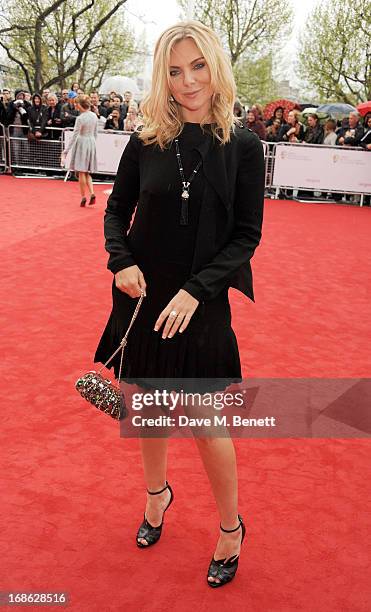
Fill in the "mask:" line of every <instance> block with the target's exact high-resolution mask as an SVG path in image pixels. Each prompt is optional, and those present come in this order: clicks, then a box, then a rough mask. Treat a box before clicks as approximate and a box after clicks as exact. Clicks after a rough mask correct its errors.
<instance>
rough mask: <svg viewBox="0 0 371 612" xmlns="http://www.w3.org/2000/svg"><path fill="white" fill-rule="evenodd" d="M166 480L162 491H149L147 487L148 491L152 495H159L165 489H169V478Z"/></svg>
mask: <svg viewBox="0 0 371 612" xmlns="http://www.w3.org/2000/svg"><path fill="white" fill-rule="evenodd" d="M165 482H166V485H165V487H164V488H163V489H161V491H149V490H148V489H147V493H149V494H150V495H159V493H162V492H163V491H165V489H167V488H168V486H169V485H168V482H167V480H166V481H165Z"/></svg>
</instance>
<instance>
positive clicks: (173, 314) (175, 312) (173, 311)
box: [169, 310, 178, 319]
mask: <svg viewBox="0 0 371 612" xmlns="http://www.w3.org/2000/svg"><path fill="white" fill-rule="evenodd" d="M177 314H178V313H177V311H176V310H172V311H171V313H170V314H169V317H171V318H172V319H173V318H174V317H176V316H177Z"/></svg>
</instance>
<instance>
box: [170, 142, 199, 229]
mask: <svg viewBox="0 0 371 612" xmlns="http://www.w3.org/2000/svg"><path fill="white" fill-rule="evenodd" d="M175 148H176V158H177V160H178V166H179V173H180V178H181V179H182V185H183V191H182V207H181V212H180V225H188V200H189V187H190V184H191V183H192V181H193V179H194V178H195V176H196V174H197V172H198V171H199V169H200V166H201V163H202V162H201V160H200V161H199V162H198V164H197V166H196V167H195V169H194V170H193V172H192V174H191V176H190V177H189V179H188V181H186V180H185V177H184V170H183V164H182V158H181V157H180V151H179V141H178V138H176V139H175Z"/></svg>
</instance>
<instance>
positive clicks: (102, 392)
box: [75, 291, 144, 421]
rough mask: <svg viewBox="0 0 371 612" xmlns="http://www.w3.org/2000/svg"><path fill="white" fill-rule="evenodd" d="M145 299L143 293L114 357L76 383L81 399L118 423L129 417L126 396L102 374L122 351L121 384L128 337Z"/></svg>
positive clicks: (119, 377) (113, 354)
mask: <svg viewBox="0 0 371 612" xmlns="http://www.w3.org/2000/svg"><path fill="white" fill-rule="evenodd" d="M143 299H144V292H143V291H142V294H141V296H140V298H139V301H138V304H137V305H136V307H135V310H134V314H133V316H132V318H131V321H130V324H129V327H128V328H127V330H126V333H125V336H124V337H123V339H122V340H121V342H120V344H119V346H118V348H117V349H116V350H115V352H114V353H112V355H111V356H110V357H109V359H107V361H106V363H105V364H104V365H103V366H102V367H101V368H100V370H98V372H96V371H95V370H90V371H89V372H87V373H86V374H84V375H83V376H81V377H80V378H78V379H77V381H76V383H75V388H76V389H77V391H78V392H79V393H80V395H81V397H83V398H84V399H86V400H87V401H88V402H90V403H91V404H93V406H95V407H96V408H98V410H101V411H102V412H105V413H106V414H108V415H109V416H110V417H112V418H113V419H116V420H117V421H119V420H121V419H124V418H125V417H126V416H127V411H126V406H125V400H124V396H123V394H122V392H121V389H120V387H119V385H115V384H114V383H113V382H112V381H111V380H109V379H108V378H104V376H102V374H101V372H102V370H103V368H105V367H106V366H107V365H108V364H109V362H110V361H112V359H113V358H114V357H115V355H117V353H118V352H119V351H121V359H120V370H119V376H118V381H119V384H120V380H121V370H122V363H123V357H124V350H125V346H126V344H127V337H128V334H129V331H130V329H131V326H132V325H133V323H134V321H135V319H136V316H137V314H138V312H139V308H140V307H141V305H142V302H143Z"/></svg>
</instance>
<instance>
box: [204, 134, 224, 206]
mask: <svg viewBox="0 0 371 612" xmlns="http://www.w3.org/2000/svg"><path fill="white" fill-rule="evenodd" d="M195 149H196V150H197V151H198V152H199V153H200V155H201V157H202V164H203V171H204V175H205V178H206V180H207V181H208V182H209V183H210V185H211V186H212V187H213V189H214V190H215V191H216V193H217V194H218V196H219V198H220V200H221V201H222V203H223V205H224V206H225V208H226V209H227V210H228V209H229V208H230V207H231V200H230V197H229V188H228V176H227V168H226V163H225V146H223V145H222V146H220V145H219V143H218V142H213V136H211V135H209V134H205V137H204V139H203V141H202V142H201V144H199V145H197V146H196V147H195Z"/></svg>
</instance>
